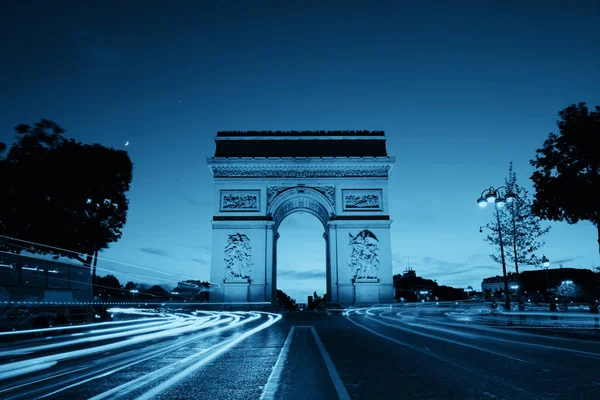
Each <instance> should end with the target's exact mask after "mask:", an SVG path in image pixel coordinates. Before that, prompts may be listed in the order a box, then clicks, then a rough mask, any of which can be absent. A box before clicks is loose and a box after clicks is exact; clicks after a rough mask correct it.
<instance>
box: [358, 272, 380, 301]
mask: <svg viewBox="0 0 600 400" xmlns="http://www.w3.org/2000/svg"><path fill="white" fill-rule="evenodd" d="M352 284H353V285H354V304H373V303H379V301H380V300H379V279H377V278H366V279H353V280H352Z"/></svg>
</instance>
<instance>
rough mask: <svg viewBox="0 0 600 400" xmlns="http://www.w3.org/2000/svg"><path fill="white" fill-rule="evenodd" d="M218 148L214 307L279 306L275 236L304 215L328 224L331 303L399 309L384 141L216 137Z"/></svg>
mask: <svg viewBox="0 0 600 400" xmlns="http://www.w3.org/2000/svg"><path fill="white" fill-rule="evenodd" d="M215 142H216V151H215V155H214V157H209V158H208V159H207V162H208V165H209V167H210V169H211V170H212V173H213V177H214V183H215V189H214V190H215V192H214V196H215V202H214V203H215V208H214V217H213V220H212V228H213V236H212V238H213V240H212V257H211V259H212V260H211V277H210V279H211V282H212V284H211V294H210V301H211V302H215V303H238V302H275V301H276V288H277V238H278V236H279V235H278V233H277V231H278V228H279V225H280V224H281V222H282V221H283V219H284V218H285V217H287V216H288V215H290V214H292V213H294V212H298V211H303V212H307V213H311V214H313V215H314V216H316V217H317V218H318V219H319V220H320V221H321V223H322V224H323V228H324V234H323V236H324V238H325V241H326V266H325V268H326V274H327V275H326V276H327V296H328V298H329V300H330V301H332V302H336V303H342V304H361V303H381V302H391V301H393V297H394V289H393V274H392V258H391V243H390V225H391V220H390V215H389V203H388V174H389V171H390V169H391V168H392V165H393V163H394V157H390V156H388V155H387V151H386V139H385V134H384V132H381V131H377V132H374V131H345V132H339V131H335V132H333V131H327V132H322V131H320V132H312V131H311V132H272V131H260V132H218V133H217V136H216V137H215ZM301 245H302V244H301V243H299V244H298V246H301Z"/></svg>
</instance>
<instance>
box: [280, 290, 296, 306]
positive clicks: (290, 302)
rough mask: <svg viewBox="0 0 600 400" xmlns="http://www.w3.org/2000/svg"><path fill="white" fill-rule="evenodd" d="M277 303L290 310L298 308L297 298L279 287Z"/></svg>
mask: <svg viewBox="0 0 600 400" xmlns="http://www.w3.org/2000/svg"><path fill="white" fill-rule="evenodd" d="M277 303H278V304H279V307H282V308H284V309H286V310H289V311H294V310H295V309H296V300H295V299H292V298H291V297H290V296H288V295H287V294H286V293H285V292H284V291H282V290H279V289H277Z"/></svg>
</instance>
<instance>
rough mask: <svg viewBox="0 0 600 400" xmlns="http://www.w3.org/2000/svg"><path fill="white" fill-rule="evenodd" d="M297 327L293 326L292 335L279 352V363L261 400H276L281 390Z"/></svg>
mask: <svg viewBox="0 0 600 400" xmlns="http://www.w3.org/2000/svg"><path fill="white" fill-rule="evenodd" d="M295 329H296V327H295V326H292V329H290V333H289V334H288V335H287V338H286V339H285V343H283V347H282V348H281V351H280V352H279V356H278V357H277V361H276V362H275V366H274V367H273V371H271V375H269V379H268V380H267V384H266V385H265V388H264V390H263V393H262V395H261V396H260V398H261V400H263V399H274V398H275V393H276V392H277V389H278V388H279V380H280V379H281V374H282V373H283V365H284V364H285V360H286V359H287V355H288V353H289V352H290V345H291V344H292V336H293V335H294V330H295Z"/></svg>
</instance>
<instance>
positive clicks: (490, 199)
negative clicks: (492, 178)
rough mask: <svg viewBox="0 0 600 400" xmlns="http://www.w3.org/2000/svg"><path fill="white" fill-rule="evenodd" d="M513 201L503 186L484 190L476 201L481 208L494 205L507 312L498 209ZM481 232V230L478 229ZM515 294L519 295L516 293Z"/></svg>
mask: <svg viewBox="0 0 600 400" xmlns="http://www.w3.org/2000/svg"><path fill="white" fill-rule="evenodd" d="M502 189H503V190H504V197H502V196H501V194H502V192H501V190H502ZM514 199H515V196H514V194H512V193H511V192H509V191H508V189H507V188H506V187H505V186H500V187H499V188H497V189H494V187H492V186H490V187H489V188H488V189H485V190H484V191H483V192H481V196H480V197H479V199H477V204H479V206H480V207H481V208H483V207H485V206H487V205H488V203H494V210H495V211H496V223H497V226H496V228H497V231H498V240H499V242H500V258H501V260H502V275H503V277H504V294H505V302H504V308H505V310H507V311H510V292H509V289H508V277H507V276H506V260H505V258H504V242H503V240H502V226H501V224H500V212H499V211H498V209H499V208H502V207H504V205H505V204H506V202H507V201H508V202H511V201H513V200H514ZM480 230H481V229H480ZM517 293H519V292H518V291H517Z"/></svg>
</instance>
